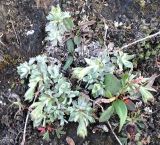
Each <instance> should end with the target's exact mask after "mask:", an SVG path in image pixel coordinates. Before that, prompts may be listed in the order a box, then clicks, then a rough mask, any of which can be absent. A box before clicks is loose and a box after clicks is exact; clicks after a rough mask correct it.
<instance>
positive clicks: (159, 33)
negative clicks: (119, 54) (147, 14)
mask: <svg viewBox="0 0 160 145" xmlns="http://www.w3.org/2000/svg"><path fill="white" fill-rule="evenodd" d="M157 35H160V31H158V32H157V33H154V34H152V35H149V36H146V37H144V38H141V39H138V40H136V41H134V42H132V43H129V44H127V45H124V46H122V47H121V48H120V50H122V49H124V48H127V47H130V46H132V45H135V44H137V43H139V42H142V41H146V40H147V39H151V38H153V37H156V36H157Z"/></svg>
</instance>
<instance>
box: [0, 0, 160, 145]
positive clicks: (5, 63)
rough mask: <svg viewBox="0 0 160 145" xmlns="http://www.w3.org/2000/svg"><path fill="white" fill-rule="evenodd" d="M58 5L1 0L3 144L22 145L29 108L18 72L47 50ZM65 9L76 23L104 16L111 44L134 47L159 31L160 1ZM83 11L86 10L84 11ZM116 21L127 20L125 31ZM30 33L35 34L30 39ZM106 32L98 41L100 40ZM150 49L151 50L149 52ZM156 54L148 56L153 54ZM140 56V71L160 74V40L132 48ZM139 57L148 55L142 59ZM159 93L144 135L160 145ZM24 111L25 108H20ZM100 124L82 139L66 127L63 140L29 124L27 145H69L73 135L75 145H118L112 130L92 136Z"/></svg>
mask: <svg viewBox="0 0 160 145" xmlns="http://www.w3.org/2000/svg"><path fill="white" fill-rule="evenodd" d="M56 3H58V1H55V0H54V1H51V0H46V1H44V0H35V1H34V0H1V1H0V145H20V143H21V141H22V135H23V128H24V124H25V119H26V114H27V105H26V104H25V102H24V98H23V95H24V92H25V91H26V89H27V88H26V86H24V85H22V84H21V82H20V79H19V76H18V75H17V72H16V66H17V65H18V64H19V63H21V62H24V61H25V60H28V58H29V57H32V56H35V55H37V54H40V53H41V52H43V51H44V47H45V41H44V38H45V30H44V28H45V24H46V18H45V16H46V15H47V12H48V10H49V6H50V5H51V4H56ZM59 3H60V5H61V7H62V8H63V9H64V10H69V11H71V12H72V13H74V12H75V11H79V14H78V15H74V17H75V21H78V19H81V18H82V16H83V15H87V16H89V19H90V20H92V19H94V20H96V21H98V20H99V19H101V18H104V19H105V20H106V22H107V24H108V25H109V30H108V34H107V42H106V44H107V43H109V42H114V43H115V45H117V46H122V45H123V44H124V43H129V42H131V41H134V40H135V39H138V38H141V37H144V36H145V35H148V34H152V33H154V32H157V31H159V29H160V8H159V6H160V1H159V0H149V1H147V2H146V4H145V6H144V7H143V6H142V4H141V3H140V0H136V1H134V0H108V1H107V2H104V1H97V0H88V1H87V2H86V3H84V2H83V1H81V0H78V1H72V0H68V1H63V0H62V1H60V2H59ZM82 9H84V10H85V12H81V11H82ZM114 21H118V22H123V24H125V26H126V28H124V27H123V28H121V27H120V28H117V29H115V28H114V27H113V25H114ZM28 32H34V33H33V34H30V35H27V33H28ZM101 35H102V34H101V33H100V34H99V33H98V34H95V35H93V38H94V39H96V38H97V37H101ZM146 45H147V46H148V47H147V48H146ZM153 50H155V51H156V53H154V54H152V53H151V55H150V56H149V58H148V56H147V55H148V51H149V52H152V51H153ZM126 51H128V52H131V53H135V54H137V59H135V63H136V64H138V65H137V68H136V70H140V71H142V73H143V74H144V75H145V76H150V75H152V74H154V73H157V74H160V71H159V70H160V66H158V65H157V62H160V57H159V53H160V37H157V38H154V39H152V40H150V41H147V42H146V44H144V45H143V44H140V45H136V46H134V47H132V48H130V49H129V50H126ZM139 54H143V56H142V57H139ZM154 85H155V87H157V90H160V77H158V78H157V79H156V81H155V84H154ZM159 92H160V91H158V93H156V94H155V98H156V99H155V100H156V101H155V103H154V104H149V106H150V107H151V109H152V111H153V114H152V115H151V116H150V117H148V118H147V120H146V124H147V128H146V129H144V130H143V132H144V136H143V137H148V136H149V137H150V138H151V141H150V144H152V145H158V144H160V131H159V130H160V122H159V120H160V93H159ZM17 101H20V102H21V103H22V105H23V107H22V108H18V106H17V105H14V104H13V102H17ZM19 107H20V106H19ZM96 125H97V124H94V125H92V126H91V127H89V128H88V129H89V134H88V137H87V138H85V139H82V138H79V137H77V135H76V126H77V125H76V124H71V123H70V124H68V125H67V126H65V127H64V131H65V132H66V134H65V135H63V136H62V137H61V138H60V139H58V138H57V137H51V141H49V142H46V141H44V140H42V137H41V135H40V133H39V132H38V131H37V129H34V128H33V127H32V121H31V120H29V122H28V126H27V132H26V143H25V144H26V145H67V142H66V137H67V136H69V137H71V138H72V139H73V140H74V141H75V144H76V145H116V144H118V143H117V142H116V139H115V137H114V136H113V134H112V133H111V132H108V133H105V132H104V131H102V130H98V131H96V133H93V132H92V130H93V129H94V128H95V127H96Z"/></svg>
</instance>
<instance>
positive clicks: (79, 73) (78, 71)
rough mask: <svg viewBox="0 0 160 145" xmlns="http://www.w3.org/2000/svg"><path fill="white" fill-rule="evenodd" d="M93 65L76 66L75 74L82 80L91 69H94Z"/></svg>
mask: <svg viewBox="0 0 160 145" xmlns="http://www.w3.org/2000/svg"><path fill="white" fill-rule="evenodd" d="M92 68H93V67H92V66H88V67H85V68H83V67H77V68H74V70H73V76H75V77H77V78H78V79H79V80H82V79H83V77H84V76H86V75H87V74H88V73H89V72H90V71H91V70H92Z"/></svg>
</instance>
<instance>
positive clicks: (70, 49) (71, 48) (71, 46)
mask: <svg viewBox="0 0 160 145" xmlns="http://www.w3.org/2000/svg"><path fill="white" fill-rule="evenodd" d="M67 49H68V52H69V53H71V54H73V53H74V43H73V40H72V39H69V40H67Z"/></svg>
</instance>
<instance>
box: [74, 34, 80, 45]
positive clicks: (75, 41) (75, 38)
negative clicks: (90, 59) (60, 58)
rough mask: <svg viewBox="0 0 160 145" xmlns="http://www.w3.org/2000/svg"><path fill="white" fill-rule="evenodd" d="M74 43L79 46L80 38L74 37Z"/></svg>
mask: <svg viewBox="0 0 160 145" xmlns="http://www.w3.org/2000/svg"><path fill="white" fill-rule="evenodd" d="M74 43H75V44H76V45H79V44H80V43H81V37H80V36H75V37H74Z"/></svg>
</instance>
